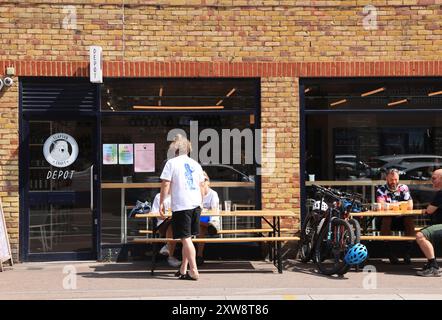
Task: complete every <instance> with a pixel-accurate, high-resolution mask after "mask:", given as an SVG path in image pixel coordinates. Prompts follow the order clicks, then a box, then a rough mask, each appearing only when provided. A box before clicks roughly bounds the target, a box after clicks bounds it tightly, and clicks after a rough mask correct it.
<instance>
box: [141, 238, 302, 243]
mask: <svg viewBox="0 0 442 320" xmlns="http://www.w3.org/2000/svg"><path fill="white" fill-rule="evenodd" d="M272 241H299V237H295V236H293V237H291V236H287V237H243V238H192V242H195V243H229V242H230V243H234V242H237V243H238V242H272ZM133 242H134V243H163V242H181V240H180V239H173V238H138V239H134V240H133Z"/></svg>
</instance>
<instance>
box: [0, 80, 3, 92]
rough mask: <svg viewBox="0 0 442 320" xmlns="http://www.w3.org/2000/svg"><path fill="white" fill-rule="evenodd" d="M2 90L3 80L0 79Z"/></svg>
mask: <svg viewBox="0 0 442 320" xmlns="http://www.w3.org/2000/svg"><path fill="white" fill-rule="evenodd" d="M1 89H3V80H2V79H0V90H1Z"/></svg>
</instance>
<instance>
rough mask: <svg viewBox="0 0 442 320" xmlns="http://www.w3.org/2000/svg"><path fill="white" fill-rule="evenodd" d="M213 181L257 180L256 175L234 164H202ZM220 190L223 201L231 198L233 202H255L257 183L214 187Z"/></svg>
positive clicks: (252, 203) (219, 193)
mask: <svg viewBox="0 0 442 320" xmlns="http://www.w3.org/2000/svg"><path fill="white" fill-rule="evenodd" d="M201 166H202V168H203V170H204V171H206V172H207V174H208V176H209V177H210V181H211V182H212V184H213V182H255V177H254V176H251V175H247V174H246V173H244V172H241V171H239V170H237V169H235V168H234V167H232V166H229V165H224V164H202V165H201ZM212 188H213V189H214V190H215V191H217V192H218V196H219V198H220V201H221V203H223V202H224V200H231V201H232V204H250V205H254V204H255V185H253V186H229V187H213V186H212Z"/></svg>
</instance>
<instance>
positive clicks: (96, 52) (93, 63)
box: [89, 46, 103, 83]
mask: <svg viewBox="0 0 442 320" xmlns="http://www.w3.org/2000/svg"><path fill="white" fill-rule="evenodd" d="M102 53H103V49H102V48H101V47H100V46H90V47H89V62H90V64H89V74H90V76H89V77H90V80H91V82H92V83H103V57H102Z"/></svg>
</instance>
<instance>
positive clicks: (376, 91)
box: [361, 87, 385, 97]
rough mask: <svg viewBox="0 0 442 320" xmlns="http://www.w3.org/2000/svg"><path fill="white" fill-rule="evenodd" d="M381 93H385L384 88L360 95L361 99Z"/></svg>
mask: <svg viewBox="0 0 442 320" xmlns="http://www.w3.org/2000/svg"><path fill="white" fill-rule="evenodd" d="M382 91H385V87H382V88H379V89H376V90H372V91H368V92H365V93H363V94H361V97H366V96H370V95H372V94H375V93H378V92H382Z"/></svg>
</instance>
